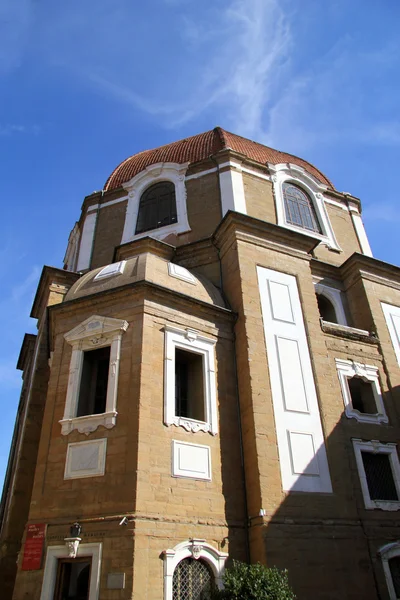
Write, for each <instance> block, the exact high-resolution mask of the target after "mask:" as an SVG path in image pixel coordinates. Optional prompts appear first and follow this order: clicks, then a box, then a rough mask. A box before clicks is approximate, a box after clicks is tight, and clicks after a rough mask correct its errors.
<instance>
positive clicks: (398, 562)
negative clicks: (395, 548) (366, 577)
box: [389, 556, 400, 598]
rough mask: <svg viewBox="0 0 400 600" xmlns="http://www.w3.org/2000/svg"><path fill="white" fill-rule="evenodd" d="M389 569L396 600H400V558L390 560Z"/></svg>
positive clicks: (395, 557)
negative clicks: (398, 599)
mask: <svg viewBox="0 0 400 600" xmlns="http://www.w3.org/2000/svg"><path fill="white" fill-rule="evenodd" d="M389 569H390V575H391V576H392V583H393V587H394V591H395V593H396V598H400V556H394V557H393V558H390V559H389Z"/></svg>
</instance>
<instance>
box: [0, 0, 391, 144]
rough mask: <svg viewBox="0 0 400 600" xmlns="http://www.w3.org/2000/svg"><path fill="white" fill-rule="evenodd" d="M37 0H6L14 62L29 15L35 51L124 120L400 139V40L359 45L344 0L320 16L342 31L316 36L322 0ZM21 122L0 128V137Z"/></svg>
mask: <svg viewBox="0 0 400 600" xmlns="http://www.w3.org/2000/svg"><path fill="white" fill-rule="evenodd" d="M32 2H33V0H13V1H12V0H5V8H4V9H3V13H4V14H6V15H7V18H8V19H9V20H11V21H12V22H13V26H12V27H11V29H12V31H14V33H13V34H12V36H11V37H12V39H13V40H14V42H12V43H11V42H10V44H11V55H13V56H14V59H13V61H14V64H17V63H18V60H19V59H18V56H21V52H22V50H21V49H22V48H23V47H24V44H26V40H27V39H29V34H28V33H27V32H28V30H29V27H30V26H31V28H32V23H33V19H35V36H33V35H32V36H31V37H32V39H33V38H34V40H35V45H34V50H35V52H37V54H38V56H39V55H40V56H41V59H42V60H43V61H46V63H47V65H48V66H50V68H53V69H54V72H57V74H59V73H62V74H63V75H64V76H65V77H68V78H71V79H75V80H77V81H79V84H80V85H81V86H90V89H92V90H93V91H94V92H95V93H97V94H99V95H102V96H103V97H107V98H111V99H113V100H114V101H115V102H116V103H118V104H119V105H121V106H125V107H126V109H127V110H126V114H127V118H129V112H132V109H133V111H135V113H137V111H140V112H141V113H143V114H144V115H146V116H147V117H148V118H149V119H151V120H153V121H155V122H157V124H158V125H160V126H163V127H166V128H168V127H169V128H171V127H173V128H179V127H180V126H183V125H185V124H187V123H189V122H195V121H198V120H199V117H201V116H204V120H207V118H208V117H210V115H212V116H213V119H212V122H213V123H215V124H217V123H219V124H221V125H223V126H225V127H227V128H230V129H233V130H235V131H237V132H238V133H241V134H242V135H245V136H248V137H252V138H256V139H259V140H260V141H264V142H265V143H268V144H270V145H273V146H276V147H278V148H282V149H287V150H290V151H293V152H299V153H301V152H304V151H307V150H308V149H309V148H310V147H316V146H317V145H318V146H321V144H322V145H323V144H325V145H327V144H336V143H337V142H342V143H346V144H354V143H364V144H370V143H374V144H381V145H392V146H393V145H396V146H397V145H399V144H400V121H399V120H398V119H397V117H396V116H394V117H393V119H390V118H387V117H386V118H385V119H383V117H382V114H385V113H386V114H388V111H386V110H384V109H387V108H390V109H392V111H391V112H392V113H393V114H394V115H396V111H397V106H398V104H399V102H400V93H399V89H398V88H397V89H396V90H393V89H389V86H390V83H391V82H393V81H395V78H396V73H397V70H398V62H399V59H398V56H399V43H398V41H397V40H395V39H389V38H385V44H384V45H381V46H378V45H377V44H378V42H376V41H375V40H369V41H368V44H366V43H365V40H364V43H363V40H362V39H361V38H360V36H359V37H357V35H358V34H357V32H356V31H355V30H353V29H352V28H351V27H347V29H343V27H340V26H339V24H340V25H343V24H344V21H343V19H344V17H343V14H345V13H346V10H349V8H348V5H347V3H345V2H344V0H336V2H334V3H331V4H330V5H329V6H328V7H327V8H326V14H324V18H326V16H327V15H328V16H329V18H330V19H331V20H332V21H335V22H336V26H337V31H338V35H332V36H331V37H330V38H329V36H327V39H326V41H325V40H322V41H321V39H320V41H319V44H318V43H315V44H314V45H313V44H312V43H311V40H313V39H314V38H315V37H318V35H316V31H315V26H316V24H317V23H318V24H319V25H320V21H318V19H321V18H322V14H319V13H318V11H319V10H321V9H319V8H318V6H317V5H315V6H313V8H312V9H311V8H308V10H307V8H306V10H304V11H302V12H301V13H300V9H299V8H297V7H293V6H292V5H291V3H288V2H285V1H282V0H232V1H231V2H226V1H225V0H212V1H211V0H210V1H208V2H207V1H206V0H205V1H204V2H202V3H198V2H195V0H153V1H152V2H150V3H148V4H146V5H143V6H141V7H140V10H138V9H137V7H134V6H133V5H132V3H131V1H130V0H119V2H118V3H116V2H115V1H114V0H96V1H95V0H85V10H82V6H81V2H79V1H78V0H70V2H68V3H52V2H50V0H43V1H42V2H41V3H37V4H36V5H35V10H34V11H33V9H32V6H33V4H32ZM306 4H307V3H306ZM311 4H313V5H314V3H311ZM24 8H26V15H25V12H24V10H23V9H24ZM296 10H297V11H299V12H296ZM324 10H325V8H324ZM303 13H305V14H304V15H303ZM317 13H318V14H317ZM300 17H302V18H300ZM340 19H342V21H340ZM317 33H318V32H317ZM319 37H320V38H321V37H322V36H321V34H319ZM17 39H19V43H17V41H16V40H17ZM30 41H31V43H33V42H32V40H30ZM309 41H310V43H308V42H309ZM374 43H375V45H374ZM3 46H4V42H3ZM299 49H300V52H299ZM305 50H306V51H305ZM302 52H303V54H302ZM3 54H4V52H3ZM298 55H300V56H298ZM1 56H2V55H1V53H0V62H1ZM3 64H5V58H4V57H3ZM392 87H393V86H392ZM366 90H368V94H366ZM389 112H390V111H389ZM367 123H368V127H367V126H366V124H367ZM371 124H372V125H371ZM22 131H23V126H20V125H18V124H17V125H11V126H7V125H4V126H3V127H1V126H0V135H9V134H11V133H22ZM32 132H34V131H33V130H32Z"/></svg>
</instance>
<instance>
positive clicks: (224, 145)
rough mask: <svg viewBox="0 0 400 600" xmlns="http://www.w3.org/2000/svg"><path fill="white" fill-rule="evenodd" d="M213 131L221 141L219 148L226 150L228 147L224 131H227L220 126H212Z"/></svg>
mask: <svg viewBox="0 0 400 600" xmlns="http://www.w3.org/2000/svg"><path fill="white" fill-rule="evenodd" d="M213 131H214V132H215V133H216V134H217V136H218V138H219V141H220V142H221V145H222V148H221V150H226V149H227V148H229V146H228V140H227V139H226V133H229V132H226V131H225V129H222V127H214V129H213Z"/></svg>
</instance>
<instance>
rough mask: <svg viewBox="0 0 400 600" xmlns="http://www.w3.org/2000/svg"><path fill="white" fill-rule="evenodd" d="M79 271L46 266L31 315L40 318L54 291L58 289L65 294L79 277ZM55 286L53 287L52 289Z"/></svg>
mask: <svg viewBox="0 0 400 600" xmlns="http://www.w3.org/2000/svg"><path fill="white" fill-rule="evenodd" d="M79 277H80V275H79V273H74V272H73V271H64V270H63V269H57V268H56V267H48V266H44V267H43V269H42V273H41V275H40V280H39V284H38V287H37V290H36V294H35V298H34V300H33V304H32V309H31V314H30V316H31V317H32V318H33V319H40V317H41V316H42V314H43V312H44V309H45V308H46V306H47V304H48V300H49V296H50V293H51V292H52V291H58V292H59V293H60V294H65V293H66V292H67V291H68V290H69V288H70V287H71V286H72V285H73V284H74V283H75V281H77V280H78V279H79ZM52 286H53V289H51V288H52Z"/></svg>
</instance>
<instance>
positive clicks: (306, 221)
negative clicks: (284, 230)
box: [282, 183, 322, 233]
mask: <svg viewBox="0 0 400 600" xmlns="http://www.w3.org/2000/svg"><path fill="white" fill-rule="evenodd" d="M282 190H283V199H284V202H285V214H286V222H287V223H290V224H291V225H297V227H302V228H303V229H309V230H310V231H315V232H317V233H322V230H321V226H320V224H319V222H318V218H317V213H316V212H315V207H314V204H313V202H312V200H311V198H310V197H309V196H308V194H306V192H304V191H303V190H302V189H300V188H298V187H297V186H295V185H292V184H291V183H284V184H283V186H282Z"/></svg>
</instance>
